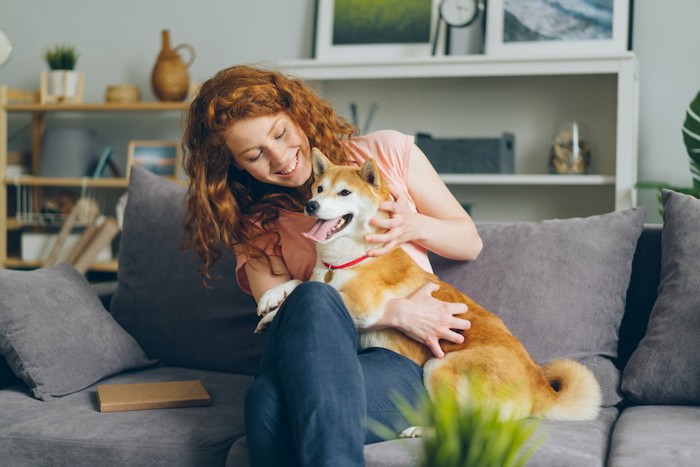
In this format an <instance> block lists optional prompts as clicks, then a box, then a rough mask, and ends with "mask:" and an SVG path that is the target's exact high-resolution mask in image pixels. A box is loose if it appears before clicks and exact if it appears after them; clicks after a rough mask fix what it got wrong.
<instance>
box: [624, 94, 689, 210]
mask: <svg viewBox="0 0 700 467" xmlns="http://www.w3.org/2000/svg"><path fill="white" fill-rule="evenodd" d="M681 132H682V135H683V143H684V144H685V148H686V151H687V152H688V157H689V159H690V160H689V163H690V174H691V176H692V178H693V182H692V186H689V187H688V186H676V185H672V184H670V183H664V182H651V181H650V182H639V183H637V188H643V189H644V188H647V189H649V188H651V189H656V190H658V191H659V196H658V198H659V204H661V190H663V189H668V190H673V191H677V192H679V193H685V194H687V195H691V196H694V197H696V198H700V92H698V94H697V95H696V96H695V98H694V99H693V100H692V101H691V102H690V105H689V106H688V110H687V111H686V113H685V121H684V122H683V126H682V127H681Z"/></svg>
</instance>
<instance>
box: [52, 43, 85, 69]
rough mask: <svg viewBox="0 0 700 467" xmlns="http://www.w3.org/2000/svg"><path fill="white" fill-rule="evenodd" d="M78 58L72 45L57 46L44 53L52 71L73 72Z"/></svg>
mask: <svg viewBox="0 0 700 467" xmlns="http://www.w3.org/2000/svg"><path fill="white" fill-rule="evenodd" d="M78 57H79V55H78V52H77V51H76V50H75V47H73V46H70V45H57V46H55V47H53V48H50V49H47V50H46V52H44V60H46V64H47V65H48V66H49V68H50V69H52V70H73V69H74V68H75V64H76V63H77V62H78Z"/></svg>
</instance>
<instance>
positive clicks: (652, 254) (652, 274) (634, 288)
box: [617, 224, 661, 369]
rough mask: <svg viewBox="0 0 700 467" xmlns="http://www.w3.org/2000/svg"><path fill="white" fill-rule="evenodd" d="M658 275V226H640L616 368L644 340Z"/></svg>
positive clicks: (659, 237) (659, 228)
mask: <svg viewBox="0 0 700 467" xmlns="http://www.w3.org/2000/svg"><path fill="white" fill-rule="evenodd" d="M660 273H661V224H649V225H645V226H644V230H643V231H642V235H641V236H640V237H639V241H638V242H637V250H636V251H635V253H634V260H633V262H632V277H631V279H630V285H629V289H628V290H627V303H626V306H625V315H624V317H623V318H622V324H621V325H620V341H619V346H618V361H617V366H618V368H620V369H622V368H624V367H625V365H626V364H627V361H628V360H629V358H630V355H632V352H634V350H635V349H636V348H637V345H639V341H640V340H641V339H642V337H644V333H645V332H646V329H647V323H648V322H649V315H650V313H651V309H652V307H653V306H654V302H655V301H656V296H657V289H658V287H659V277H660Z"/></svg>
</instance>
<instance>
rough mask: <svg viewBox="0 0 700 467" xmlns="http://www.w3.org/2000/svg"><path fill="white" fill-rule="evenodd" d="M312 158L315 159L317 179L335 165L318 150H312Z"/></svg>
mask: <svg viewBox="0 0 700 467" xmlns="http://www.w3.org/2000/svg"><path fill="white" fill-rule="evenodd" d="M311 158H312V159H313V161H312V164H313V168H314V176H316V177H320V176H321V175H323V173H324V172H325V171H326V170H328V168H329V167H331V166H332V165H333V163H332V162H331V161H329V160H328V158H327V157H326V155H325V154H323V153H322V152H321V151H320V150H319V149H318V148H313V149H312V150H311Z"/></svg>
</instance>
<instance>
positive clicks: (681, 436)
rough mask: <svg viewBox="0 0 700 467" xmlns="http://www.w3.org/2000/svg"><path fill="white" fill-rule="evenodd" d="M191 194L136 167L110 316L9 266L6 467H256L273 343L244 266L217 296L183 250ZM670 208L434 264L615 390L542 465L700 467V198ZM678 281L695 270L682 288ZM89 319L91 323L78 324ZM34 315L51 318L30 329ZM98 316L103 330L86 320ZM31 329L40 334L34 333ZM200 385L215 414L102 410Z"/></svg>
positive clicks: (416, 451)
mask: <svg viewBox="0 0 700 467" xmlns="http://www.w3.org/2000/svg"><path fill="white" fill-rule="evenodd" d="M183 196H184V188H183V187H182V186H179V185H175V184H172V183H171V182H168V181H165V180H163V179H160V178H158V177H155V176H153V175H151V174H150V173H147V172H145V171H143V170H139V169H138V168H136V169H134V172H133V173H132V181H131V185H130V188H129V205H128V207H127V212H126V216H125V225H124V231H123V234H122V240H121V251H120V270H119V278H118V279H119V280H118V285H117V287H116V291H115V293H114V294H113V296H112V294H106V295H103V296H102V297H101V298H102V300H103V302H104V303H105V304H106V305H108V308H109V309H110V313H111V314H109V313H107V312H106V311H105V310H104V309H102V307H101V306H100V303H99V301H98V300H97V297H96V295H95V294H94V292H92V289H90V287H87V286H86V283H81V282H80V281H81V280H82V278H76V277H75V276H74V275H73V274H72V273H71V271H69V270H68V269H69V268H67V267H65V266H59V267H57V268H54V269H51V270H38V271H31V272H19V271H0V290H1V291H2V292H1V293H0V351H1V352H2V354H3V356H4V357H5V359H6V360H7V362H3V361H2V359H0V383H1V384H0V414H1V415H0V420H1V421H0V464H1V465H4V466H5V465H6V466H42V465H45V466H63V465H65V466H95V465H100V466H127V465H128V466H130V465H143V466H157V465H163V466H169V467H170V466H180V465H181V466H207V465H212V466H215V465H226V466H247V465H248V459H247V451H246V439H245V433H244V425H243V400H244V394H245V391H246V388H247V387H248V385H249V384H250V382H251V381H252V379H253V375H254V373H255V367H256V358H257V355H258V354H259V352H260V349H261V346H262V345H263V342H264V335H262V336H261V335H254V334H253V333H252V330H253V329H254V327H255V324H256V322H257V317H256V316H255V306H254V302H253V301H252V300H251V299H250V297H248V296H246V295H245V294H243V293H242V292H241V291H240V290H239V289H238V287H237V286H236V284H235V279H234V271H235V260H234V259H233V258H231V257H229V256H226V255H224V257H223V258H222V260H221V261H220V262H219V264H218V265H217V267H216V273H217V274H218V275H219V276H220V278H219V279H217V280H215V281H214V282H213V284H212V285H213V288H207V287H204V286H202V284H201V282H200V280H199V275H198V273H197V271H196V267H197V261H196V260H195V258H194V255H193V254H192V253H191V252H189V251H186V250H183V249H182V248H181V245H182V242H183V240H184V233H183V229H182V227H181V220H182V215H183V206H182V200H183ZM666 199H667V205H666V218H665V222H664V226H663V228H662V226H660V225H646V226H645V225H643V219H644V212H643V211H642V210H639V209H633V210H629V211H619V212H615V213H609V214H605V215H602V216H593V217H590V218H586V219H568V220H552V221H545V222H540V223H517V224H484V225H480V226H479V228H480V231H481V233H482V237H483V239H484V242H485V249H484V252H483V253H482V255H481V256H480V257H479V258H478V259H477V260H476V261H474V262H472V263H463V262H454V261H448V260H444V259H442V258H438V257H433V258H432V261H433V265H434V267H435V269H436V272H437V273H438V275H440V276H441V277H443V278H444V279H446V280H448V281H449V282H452V283H453V284H455V285H457V286H458V287H460V288H461V289H463V290H464V291H465V292H467V293H469V294H470V295H472V296H473V297H474V298H475V299H476V300H477V301H479V302H480V303H482V304H484V305H485V306H486V307H487V308H489V309H491V310H492V311H494V312H496V313H497V314H500V315H501V316H502V317H503V319H504V320H505V321H506V323H507V324H508V325H509V326H510V327H511V329H512V330H513V332H514V333H515V334H516V335H518V337H520V339H521V340H523V342H524V343H525V345H526V347H527V348H528V349H529V350H530V352H531V354H532V355H533V357H534V358H535V359H536V360H538V361H545V360H548V359H550V358H554V357H565V356H566V357H571V358H576V359H578V360H580V361H582V362H583V363H585V364H586V365H587V366H589V368H591V369H592V370H593V371H594V373H595V374H596V376H597V377H598V379H599V381H600V383H601V386H602V389H603V396H604V397H603V405H604V406H603V407H602V408H601V412H600V414H599V416H598V418H597V419H596V420H593V421H589V422H554V421H545V422H541V424H540V426H539V428H538V431H537V433H538V435H541V436H542V437H543V439H544V444H543V445H542V446H541V447H540V448H539V449H538V450H537V452H536V453H535V455H534V456H533V457H532V459H531V460H530V463H529V465H533V466H599V465H601V466H602V465H610V466H615V467H622V466H645V465H649V466H658V465H666V466H682V465H688V466H689V465H698V459H700V435H699V433H700V406H698V404H699V403H700V375H699V374H698V373H699V372H700V361H699V360H698V359H699V358H700V357H698V356H699V355H700V352H698V351H697V350H698V349H697V342H699V341H700V329H699V328H700V322H699V321H700V319H699V318H698V315H700V313H698V310H700V296H699V294H698V286H700V282H698V281H697V280H696V279H697V277H698V276H697V274H698V273H697V271H696V272H694V273H693V272H692V269H693V268H696V269H697V264H700V247H699V246H700V233H699V232H700V231H699V230H697V226H700V202H698V201H696V200H691V199H686V198H685V197H684V195H676V194H673V195H671V194H669V193H666ZM681 213H682V215H681ZM669 229H673V231H670V230H669ZM693 229H695V230H694V231H692V230H693ZM662 234H663V235H662ZM662 237H663V238H662ZM671 242H673V243H671ZM662 246H663V248H662ZM677 247H678V248H677ZM676 250H678V251H676ZM667 256H668V258H667ZM687 261H694V266H684V265H683V263H687ZM690 264H691V265H692V264H693V263H692V262H691V263H690ZM662 265H663V267H662ZM679 271H680V272H682V274H681V275H690V276H692V277H688V278H685V277H682V278H681V280H679V279H678V276H679V274H680V272H679ZM688 271H690V272H688ZM693 274H694V275H693ZM660 277H662V279H663V280H660ZM66 278H67V279H66ZM59 280H65V281H66V282H65V283H62V284H61V286H60V287H58V286H56V287H54V284H55V283H56V282H57V281H59ZM660 283H661V287H660ZM37 284H38V285H37ZM86 287H87V288H86ZM65 291H69V292H70V293H68V292H65ZM64 292H65V293H64ZM90 294H93V295H95V296H93V297H88V295H90ZM83 295H84V296H85V300H83V301H82V302H79V303H76V302H75V300H76V296H83ZM678 296H682V297H684V298H683V299H682V303H681V304H680V305H679V306H680V307H681V308H682V309H680V310H679V309H677V308H674V306H675V305H674V304H675V303H676V301H675V299H674V297H678ZM688 307H690V308H688ZM18 309H21V310H20V311H17V310H18ZM78 309H80V310H85V313H86V314H84V315H80V316H78V317H72V315H73V313H74V310H78ZM42 313H43V314H42ZM650 314H651V316H652V317H651V320H650ZM669 314H670V315H669ZM27 315H31V316H34V315H39V316H38V317H36V319H35V320H34V321H32V322H31V323H25V322H24V320H26V319H28V318H27V317H26V316H27ZM98 315H99V320H100V321H99V324H94V325H90V326H83V327H81V323H85V322H92V321H90V320H93V319H95V316H98ZM669 316H670V317H669ZM71 320H74V321H71ZM18 323H19V324H21V326H20V325H18ZM669 323H675V324H669ZM25 324H26V326H25ZM31 326H35V327H36V329H39V330H40V331H34V332H32V333H30V332H24V330H26V329H34V328H32V327H31ZM98 328H99V329H100V332H101V334H99V335H95V336H93V335H92V334H95V333H97V331H95V329H98ZM659 328H660V329H659ZM124 330H126V333H124V332H123V331H124ZM23 332H24V334H23ZM37 332H39V333H40V334H41V337H40V338H39V339H34V337H35V336H36V334H37ZM60 333H63V334H60ZM127 333H128V334H127ZM32 339H34V340H32ZM669 339H670V341H669ZM56 340H58V341H60V343H65V342H66V341H70V343H71V345H62V344H61V345H59V343H56ZM25 341H31V342H25ZM640 341H641V344H640ZM678 346H680V347H681V349H680V351H677V350H679V349H676V347H678ZM689 353H690V354H691V355H688V354H689ZM679 356H680V359H685V361H682V362H681V361H676V359H677V358H679ZM151 359H157V363H154V361H153V360H151ZM105 361H107V362H109V363H108V364H106V363H105ZM7 364H9V365H10V367H11V370H12V371H10V368H9V367H8V366H7ZM87 368H90V369H91V371H92V372H91V373H90V372H88V371H87ZM13 373H16V374H18V375H20V377H21V379H18V378H17V377H16V376H14V375H13ZM86 373H90V374H86ZM190 379H199V380H201V381H202V382H203V383H204V386H205V387H206V388H207V390H208V391H209V393H210V395H211V396H212V404H211V405H210V406H207V407H191V408H180V409H167V410H149V411H135V412H120V413H100V412H99V411H98V409H97V401H96V393H95V383H96V382H97V381H98V380H99V381H100V383H125V382H146V381H168V380H190ZM41 399H43V400H41ZM420 443H421V441H420V440H419V439H408V440H404V439H402V440H389V441H385V442H382V443H378V444H373V445H369V446H367V447H366V448H365V452H366V460H367V465H369V466H402V467H403V466H413V465H420V453H421V451H420V448H421V446H420Z"/></svg>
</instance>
